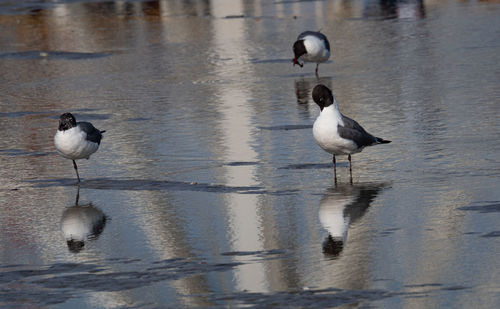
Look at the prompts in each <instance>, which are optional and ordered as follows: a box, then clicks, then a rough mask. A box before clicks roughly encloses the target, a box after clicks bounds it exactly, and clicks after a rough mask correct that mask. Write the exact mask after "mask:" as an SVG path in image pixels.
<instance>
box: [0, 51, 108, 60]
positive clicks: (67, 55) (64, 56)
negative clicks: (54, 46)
mask: <svg viewBox="0 0 500 309" xmlns="http://www.w3.org/2000/svg"><path fill="white" fill-rule="evenodd" d="M110 55H111V54H110V53H79V52H65V51H40V50H34V51H25V52H14V53H0V59H28V60H30V59H49V60H52V59H53V60H82V59H95V58H102V57H107V56H110Z"/></svg>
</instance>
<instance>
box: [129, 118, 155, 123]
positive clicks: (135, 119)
mask: <svg viewBox="0 0 500 309" xmlns="http://www.w3.org/2000/svg"><path fill="white" fill-rule="evenodd" d="M148 120H151V118H144V117H136V118H128V119H125V121H131V122H135V121H148Z"/></svg>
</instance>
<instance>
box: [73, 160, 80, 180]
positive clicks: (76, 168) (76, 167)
mask: <svg viewBox="0 0 500 309" xmlns="http://www.w3.org/2000/svg"><path fill="white" fill-rule="evenodd" d="M73 167H74V168H75V172H76V178H78V182H80V175H78V166H76V162H75V160H73Z"/></svg>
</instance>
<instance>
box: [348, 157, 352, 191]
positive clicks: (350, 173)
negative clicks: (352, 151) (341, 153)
mask: <svg viewBox="0 0 500 309" xmlns="http://www.w3.org/2000/svg"><path fill="white" fill-rule="evenodd" d="M347 159H348V160H349V175H350V179H351V184H352V162H351V155H348V156H347Z"/></svg>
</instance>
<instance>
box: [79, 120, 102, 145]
mask: <svg viewBox="0 0 500 309" xmlns="http://www.w3.org/2000/svg"><path fill="white" fill-rule="evenodd" d="M77 125H78V126H79V127H80V129H82V131H83V132H85V133H87V140H88V141H91V142H94V143H97V144H101V139H102V134H101V131H99V130H97V129H96V128H95V127H94V126H93V125H92V124H91V123H90V122H85V121H81V122H78V123H77Z"/></svg>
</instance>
